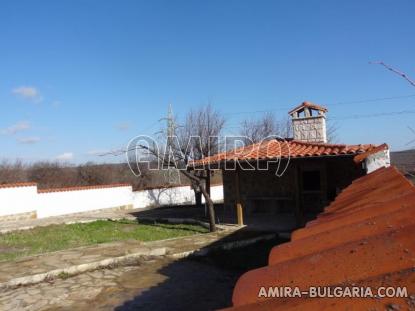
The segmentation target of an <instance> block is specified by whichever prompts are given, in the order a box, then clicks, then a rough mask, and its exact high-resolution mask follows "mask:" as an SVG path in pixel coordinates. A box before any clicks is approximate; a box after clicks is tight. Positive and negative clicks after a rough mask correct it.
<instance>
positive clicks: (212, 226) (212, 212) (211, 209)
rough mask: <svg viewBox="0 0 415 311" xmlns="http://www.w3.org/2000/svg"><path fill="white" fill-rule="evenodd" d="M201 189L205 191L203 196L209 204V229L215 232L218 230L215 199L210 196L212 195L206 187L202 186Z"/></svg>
mask: <svg viewBox="0 0 415 311" xmlns="http://www.w3.org/2000/svg"><path fill="white" fill-rule="evenodd" d="M200 190H201V191H202V193H203V196H204V197H205V201H206V204H207V206H208V211H209V231H210V232H215V231H216V224H215V209H214V207H213V201H212V199H211V198H210V195H209V194H208V193H207V191H206V189H205V187H203V186H201V187H200Z"/></svg>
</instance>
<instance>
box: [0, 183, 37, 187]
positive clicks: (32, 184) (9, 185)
mask: <svg viewBox="0 0 415 311" xmlns="http://www.w3.org/2000/svg"><path fill="white" fill-rule="evenodd" d="M36 185H37V184H36V183H35V182H19V183H12V184H0V188H15V187H33V186H36Z"/></svg>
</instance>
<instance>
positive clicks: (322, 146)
mask: <svg viewBox="0 0 415 311" xmlns="http://www.w3.org/2000/svg"><path fill="white" fill-rule="evenodd" d="M374 148H376V146H374V145H369V144H367V145H341V144H326V143H310V142H304V141H299V140H280V139H271V140H266V141H263V142H260V143H256V144H253V145H249V146H245V147H241V148H237V149H234V150H231V151H228V152H222V153H218V154H216V155H213V156H210V157H206V158H203V159H202V160H198V161H195V162H194V165H195V166H200V165H207V164H214V163H219V162H222V161H235V160H239V161H241V160H271V159H279V158H304V157H321V156H341V155H357V154H360V153H364V152H367V151H370V150H372V149H374Z"/></svg>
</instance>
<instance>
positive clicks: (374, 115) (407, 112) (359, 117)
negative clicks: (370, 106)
mask: <svg viewBox="0 0 415 311" xmlns="http://www.w3.org/2000/svg"><path fill="white" fill-rule="evenodd" d="M413 113H415V110H402V111H390V112H379V113H370V114H355V115H350V116H343V117H331V118H328V120H349V119H362V118H378V117H385V116H396V115H402V114H413Z"/></svg>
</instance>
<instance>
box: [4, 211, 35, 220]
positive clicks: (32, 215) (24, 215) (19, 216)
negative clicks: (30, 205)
mask: <svg viewBox="0 0 415 311" xmlns="http://www.w3.org/2000/svg"><path fill="white" fill-rule="evenodd" d="M36 218H37V214H36V211H31V212H27V213H20V214H12V215H4V216H0V222H2V221H17V220H26V219H36Z"/></svg>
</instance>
